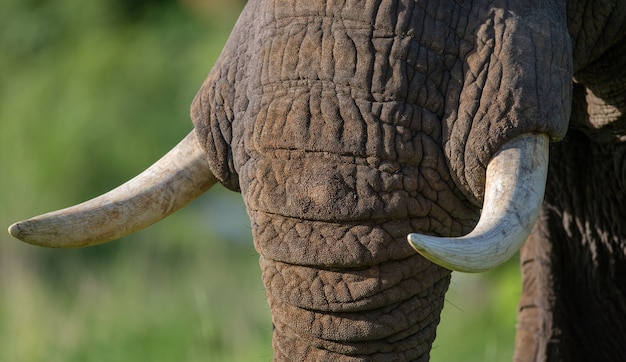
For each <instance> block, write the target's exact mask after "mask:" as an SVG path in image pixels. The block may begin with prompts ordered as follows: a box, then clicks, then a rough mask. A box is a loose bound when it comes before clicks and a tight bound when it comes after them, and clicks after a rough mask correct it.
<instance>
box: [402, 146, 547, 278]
mask: <svg viewBox="0 0 626 362" xmlns="http://www.w3.org/2000/svg"><path fill="white" fill-rule="evenodd" d="M548 144H549V142H548V136H547V135H545V134H523V135H521V136H518V137H516V138H514V139H512V140H511V141H509V142H508V143H506V144H504V146H503V147H502V148H500V150H499V151H498V152H496V154H495V155H494V156H493V157H492V159H491V161H489V164H488V166H487V176H486V185H485V201H484V207H483V210H482V212H481V216H480V219H479V221H478V224H477V225H476V227H475V228H474V230H473V231H472V232H470V233H469V234H467V235H465V236H462V237H456V238H444V237H434V236H427V235H420V234H415V233H413V234H409V235H408V237H407V238H408V241H409V243H410V244H411V246H412V247H413V248H414V249H415V250H417V251H418V252H419V253H420V254H422V255H423V256H424V257H426V258H427V259H429V260H430V261H432V262H434V263H436V264H439V265H441V266H443V267H445V268H448V269H451V270H456V271H462V272H481V271H485V270H488V269H491V268H493V267H495V266H498V265H500V264H502V263H504V262H505V261H507V260H508V259H509V258H511V257H512V256H513V255H514V254H515V253H517V251H518V250H519V249H520V248H521V246H522V244H523V243H524V242H525V241H526V239H527V238H528V236H529V235H530V232H531V231H532V228H533V226H534V224H535V222H536V221H537V218H538V217H539V210H540V208H541V203H542V201H543V196H544V192H545V185H546V177H547V173H548Z"/></svg>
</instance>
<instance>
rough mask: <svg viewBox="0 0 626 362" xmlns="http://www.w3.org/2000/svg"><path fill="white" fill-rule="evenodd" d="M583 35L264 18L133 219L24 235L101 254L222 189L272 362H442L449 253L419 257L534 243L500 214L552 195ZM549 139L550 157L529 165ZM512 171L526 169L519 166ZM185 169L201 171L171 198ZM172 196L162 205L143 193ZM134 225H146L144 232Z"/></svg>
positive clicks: (475, 15) (432, 9) (517, 6)
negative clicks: (255, 285)
mask: <svg viewBox="0 0 626 362" xmlns="http://www.w3.org/2000/svg"><path fill="white" fill-rule="evenodd" d="M585 24H586V23H585V20H584V19H583V18H581V17H580V16H579V14H578V13H577V12H576V11H575V6H573V5H571V4H570V5H568V6H567V7H566V4H564V3H561V2H557V1H527V2H512V1H509V2H506V1H478V2H472V3H471V4H467V3H463V2H460V3H457V2H439V1H409V0H404V1H391V0H383V1H365V2H363V1H350V0H348V1H340V2H335V1H289V2H287V1H272V2H270V1H266V0H251V1H249V2H248V4H247V5H246V7H245V9H244V11H243V13H242V15H241V17H240V19H239V21H238V22H237V24H236V26H235V29H234V30H233V33H232V35H231V37H230V39H229V41H228V42H227V44H226V46H225V48H224V50H223V52H222V54H221V56H220V58H219V59H218V61H217V63H216V65H215V67H214V68H213V70H212V71H211V73H210V74H209V75H208V77H207V80H206V81H205V83H204V84H203V86H202V88H201V90H200V91H199V93H198V95H197V96H196V98H195V100H194V101H193V104H192V108H191V116H192V120H193V123H194V126H195V132H194V133H192V134H191V135H190V136H188V138H187V140H186V141H184V142H183V143H181V146H179V147H177V148H176V149H175V150H174V151H172V153H170V154H169V155H167V156H166V157H165V158H164V159H163V160H162V162H159V163H157V164H155V165H154V166H153V167H152V168H151V169H149V170H148V171H146V173H144V174H142V175H140V176H139V177H138V178H137V179H136V180H133V181H131V184H129V185H127V186H124V187H123V188H124V189H125V190H123V191H127V190H131V194H138V195H136V196H132V197H126V196H123V197H122V196H120V199H124V200H126V199H130V200H131V201H130V205H131V206H129V207H128V208H126V207H120V206H116V202H117V197H118V196H110V195H109V196H106V195H105V196H104V197H102V198H101V199H97V200H96V201H95V203H94V204H89V205H87V206H80V207H79V208H78V209H76V208H74V209H70V210H67V211H61V212H60V213H55V214H51V215H45V216H44V217H40V218H39V219H33V220H31V221H27V222H24V223H21V224H16V225H14V226H13V227H12V228H11V232H12V233H13V234H14V235H16V236H18V237H20V238H23V239H25V240H27V241H30V242H33V243H39V244H44V245H48V246H50V245H52V246H68V245H69V246H77V245H86V244H94V243H98V242H104V241H106V240H109V239H113V238H117V237H120V236H122V235H123V233H122V232H117V230H119V229H123V230H124V232H131V231H134V230H136V229H139V228H141V227H143V226H144V225H147V224H149V223H151V222H154V221H157V220H158V219H160V218H162V217H164V216H165V215H166V214H168V213H170V212H173V211H174V210H176V209H177V208H179V207H181V206H182V205H184V204H185V203H186V202H187V201H188V200H189V199H190V198H193V197H195V196H197V194H199V193H201V192H203V191H205V190H206V189H208V188H209V187H211V186H212V185H213V184H214V183H215V182H217V181H219V182H221V183H222V184H224V185H225V186H226V187H228V188H230V189H232V190H235V191H240V192H241V193H242V196H243V199H244V202H245V204H246V207H247V210H248V213H249V215H250V219H251V223H252V230H253V236H254V242H255V246H256V248H257V250H258V251H259V253H260V254H261V259H260V264H261V269H262V272H263V280H264V283H265V286H266V289H267V296H268V301H269V305H270V307H271V309H272V316H273V323H274V342H273V343H274V350H275V358H276V359H279V360H283V359H294V360H304V359H311V360H335V359H339V358H345V359H346V360H360V359H380V360H392V359H394V360H423V359H427V358H428V354H429V350H430V346H431V343H432V341H433V339H434V336H435V329H436V326H437V324H438V321H439V313H440V311H441V308H442V306H443V298H444V294H445V291H446V289H447V287H448V283H449V274H450V271H449V270H448V269H447V268H444V267H442V266H439V265H436V264H433V263H432V262H430V261H429V260H428V259H430V260H435V261H439V259H438V258H439V257H440V256H438V255H440V254H441V253H444V254H445V253H446V252H447V251H446V250H444V251H441V252H440V254H437V252H433V253H431V252H430V249H429V247H428V248H425V249H424V250H422V249H420V248H421V246H420V245H421V244H420V243H421V242H422V240H426V243H434V244H440V245H443V246H444V247H442V249H446V248H447V246H448V245H453V244H454V245H453V246H454V248H457V249H458V248H465V249H468V248H469V249H468V250H470V251H472V250H475V249H473V248H478V249H476V250H479V252H478V253H479V254H481V253H482V254H485V253H486V254H489V255H491V254H493V255H496V254H499V253H504V254H503V255H511V253H514V252H515V251H516V250H517V249H515V248H512V247H511V246H509V245H500V244H493V245H496V247H495V249H498V248H500V249H506V250H504V252H503V251H502V250H496V251H492V249H489V250H484V248H483V249H480V248H481V246H480V245H481V244H482V243H483V242H484V241H485V240H486V239H487V237H485V236H484V235H490V236H489V238H491V239H494V238H495V239H507V238H508V236H507V235H508V233H510V230H509V229H515V228H517V226H515V225H517V224H521V225H522V226H520V228H521V229H523V231H524V232H525V234H524V233H521V234H520V235H521V236H519V235H518V236H516V237H517V239H518V240H521V242H523V240H524V239H525V238H526V236H527V235H528V232H529V231H530V227H532V224H533V223H534V219H532V217H531V218H530V220H531V221H524V222H521V221H519V220H518V219H525V218H526V217H525V216H524V217H522V216H521V215H523V214H525V213H526V210H525V207H523V206H509V204H508V203H507V202H508V201H506V202H504V204H503V205H505V206H502V207H500V208H502V209H506V210H505V212H504V213H505V214H507V215H509V216H507V218H505V219H504V221H496V222H493V220H500V218H501V217H500V216H498V215H501V213H492V212H491V211H489V208H490V207H491V206H490V204H492V203H495V204H498V203H499V202H500V201H499V200H498V199H500V198H503V199H507V200H508V199H509V197H508V195H509V194H512V195H513V194H514V196H512V197H513V198H517V199H520V198H521V199H532V200H535V202H536V203H537V204H538V203H540V202H541V198H542V197H543V191H534V189H533V187H530V186H528V185H526V183H525V182H520V181H519V178H520V175H522V174H532V175H531V176H532V177H530V178H529V179H533V180H535V179H536V180H539V182H535V181H533V182H532V184H536V183H541V182H544V183H545V172H544V171H541V172H537V173H536V174H534V173H533V172H535V171H534V169H535V168H539V167H536V165H538V164H544V163H545V162H544V161H542V160H544V159H545V155H544V153H541V152H538V151H537V152H535V151H534V150H535V148H537V149H542V150H547V142H546V140H547V139H550V140H553V141H557V140H560V139H561V138H562V137H563V136H564V134H565V132H566V130H567V127H568V124H569V116H570V108H571V104H572V80H571V79H572V76H573V74H574V72H578V71H580V72H581V73H580V77H581V79H583V78H584V79H587V78H585V76H584V74H585V73H584V72H582V70H583V69H584V68H585V66H586V65H587V63H588V62H589V61H591V60H592V59H594V55H595V56H597V54H600V53H602V52H603V51H606V49H607V47H605V48H602V47H598V48H596V49H591V50H590V49H589V47H587V46H585V44H587V43H585V42H584V41H583V40H580V39H581V38H579V37H574V38H573V40H574V41H573V42H572V37H571V34H576V33H577V32H578V30H577V29H581V28H584V25H585ZM568 26H569V29H568ZM615 33H617V34H619V32H615ZM572 44H573V46H572ZM594 44H600V43H597V42H596V43H594ZM575 52H579V53H584V54H586V55H585V56H586V57H587V60H579V61H575V60H574V57H573V55H576V53H575ZM537 137H539V141H537V142H538V143H537V144H538V145H539V146H536V147H535V146H532V147H530V148H524V147H526V146H520V147H518V146H517V145H518V144H520V142H521V143H524V144H526V143H525V142H526V141H525V140H526V139H528V138H532V139H535V138H537ZM520 140H523V141H520ZM533 142H534V141H533ZM511 145H514V146H511ZM533 147H535V148H533ZM520 150H521V151H520ZM509 153H513V154H514V156H513V159H515V160H521V161H520V162H519V163H518V162H517V161H515V162H513V161H511V162H513V163H515V165H513V163H509V161H507V160H509V158H507V157H508V156H506V155H508V154H509ZM501 155H504V156H501ZM502 157H504V158H502ZM181 159H184V162H186V164H185V168H186V167H187V166H190V167H191V166H193V167H191V169H192V170H194V171H184V172H183V171H176V172H173V173H172V176H171V177H170V178H169V179H168V180H166V181H161V179H160V176H161V174H164V173H167V170H170V169H174V168H177V167H179V166H180V165H178V164H179V163H180V162H181V161H180V160H181ZM207 160H208V165H207ZM495 164H498V165H499V166H497V167H498V169H499V170H500V171H498V172H496V171H494V172H491V173H490V169H491V168H492V166H491V165H495ZM207 166H208V167H207ZM507 167H510V171H509V172H502V171H501V170H503V169H504V170H506V169H507ZM542 167H543V166H542ZM543 168H545V167H543ZM493 169H494V170H495V169H496V166H493ZM518 171H519V172H518ZM505 173H509V174H511V175H508V176H507V177H508V178H510V179H512V181H510V182H509V181H503V180H505V179H507V177H504V176H506V175H503V174H505ZM491 174H494V175H496V176H493V177H491V176H490V175H491ZM490 177H491V178H492V179H494V180H495V181H493V182H491V183H490V182H489V180H490ZM188 180H195V181H193V182H191V183H189V182H187V181H188ZM161 183H164V184H165V188H164V189H165V190H166V192H163V193H159V197H155V196H154V193H153V192H152V191H150V190H151V189H150V190H149V191H145V192H144V190H146V187H145V185H146V184H150V185H152V184H161ZM509 184H510V185H522V186H512V188H511V189H512V190H514V191H511V192H509V191H507V190H508V186H506V187H505V186H502V185H509ZM490 185H492V186H490ZM181 194H182V196H179V195H181ZM116 195H117V194H116ZM505 195H506V196H505ZM515 195H516V196H515ZM111 200H114V201H111ZM483 201H484V202H485V203H486V204H485V207H484V209H483V211H482V216H481V208H483ZM120 203H121V201H120ZM94 205H95V206H94ZM109 205H113V206H111V209H109ZM124 205H126V204H124ZM94 208H97V209H102V210H104V211H103V212H102V215H105V216H93V215H94V213H91V211H90V210H93V209H94ZM135 209H142V210H143V209H147V210H150V212H143V213H142V214H143V215H145V216H144V217H143V218H142V219H141V220H137V221H136V222H134V221H131V222H129V221H128V218H127V215H134V214H135V213H133V212H130V211H127V210H135ZM532 209H533V210H534V209H535V207H533V208H532ZM86 210H87V211H86ZM124 212H127V214H125V213H124ZM533 213H534V214H533ZM67 214H72V215H79V216H77V217H75V218H74V217H73V218H72V219H71V220H73V221H66V218H65V216H66V215H67ZM531 214H533V215H534V217H535V218H536V212H535V211H532V212H529V215H531ZM98 215H100V214H98ZM479 217H480V221H479ZM92 218H95V219H97V220H95V221H94V222H96V223H99V225H103V226H102V229H97V228H94V229H93V230H94V231H93V234H89V235H84V234H83V235H80V236H77V237H76V238H74V239H67V238H66V239H64V242H65V244H64V245H60V244H59V243H58V241H57V239H55V237H57V238H58V236H57V235H60V234H67V233H72V232H69V231H68V230H69V229H67V230H65V229H64V230H63V231H59V229H58V227H59V225H61V224H63V225H64V224H68V225H83V223H84V222H87V221H90V220H91V219H92ZM88 219H89V220H88ZM50 220H52V221H50ZM59 220H63V221H59ZM76 220H78V221H76ZM85 220H87V221H85ZM483 220H486V221H484V222H483ZM129 223H130V224H132V225H130V226H129V225H128V224H129ZM477 224H478V226H477ZM494 225H495V226H494ZM474 227H476V228H475V229H474V231H473V232H472V234H470V235H474V234H476V235H478V236H476V237H470V238H466V239H463V238H461V239H438V238H428V237H423V238H422V237H419V236H415V237H412V238H411V240H412V243H413V244H414V247H415V248H416V249H417V250H419V251H420V252H422V254H424V256H426V258H425V257H424V256H422V255H420V254H417V253H416V252H415V250H414V249H413V248H412V247H411V246H410V245H409V244H408V243H406V239H405V238H406V236H407V235H408V234H411V233H420V234H426V235H433V236H440V237H458V236H462V235H465V234H467V233H468V232H470V231H471V230H472V229H473V228H474ZM83 229H84V228H83ZM483 229H484V230H486V231H484V232H483ZM477 230H478V231H477ZM494 230H495V231H494ZM89 232H91V231H89ZM479 234H480V235H479ZM42 235H43V236H42ZM68 240H69V241H68ZM450 240H456V241H450ZM450 243H452V244H450ZM490 245H491V244H490ZM517 247H519V245H517ZM427 258H428V259H427ZM472 258H474V257H473V256H471V255H463V256H461V257H460V259H462V260H465V259H472ZM446 260H447V259H446ZM481 263H483V261H482V259H481V261H480V262H478V266H477V267H472V268H469V267H468V270H473V271H477V270H481ZM441 264H443V265H444V266H448V267H451V268H456V267H455V265H457V264H454V263H453V262H449V263H448V262H446V261H443V262H441ZM459 269H463V268H459Z"/></svg>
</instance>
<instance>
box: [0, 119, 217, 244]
mask: <svg viewBox="0 0 626 362" xmlns="http://www.w3.org/2000/svg"><path fill="white" fill-rule="evenodd" d="M216 182H217V179H216V178H215V176H213V174H212V173H211V171H210V170H209V165H208V163H207V160H206V156H205V154H204V152H203V150H202V148H201V147H200V145H199V142H198V139H197V137H196V133H195V132H194V131H192V132H191V133H189V134H188V135H187V136H186V137H185V138H184V139H183V140H182V141H181V142H180V143H179V144H178V145H176V146H175V147H174V148H173V149H172V150H171V151H170V152H168V153H167V154H166V155H165V156H163V157H162V158H161V159H160V160H158V161H157V162H156V163H154V164H153V165H152V166H150V167H149V168H148V169H147V170H145V171H144V172H142V173H141V174H139V175H138V176H136V177H135V178H133V179H132V180H130V181H128V182H126V183H125V184H123V185H121V186H119V187H117V188H116V189H114V190H112V191H109V192H108V193H106V194H104V195H101V196H98V197H96V198H94V199H91V200H89V201H86V202H84V203H82V204H79V205H76V206H72V207H68V208H66V209H63V210H58V211H53V212H50V213H47V214H44V215H40V216H36V217H34V218H32V219H29V220H25V221H21V222H17V223H15V224H13V225H11V226H10V227H9V233H10V234H11V235H13V236H14V237H16V238H18V239H20V240H22V241H25V242H27V243H31V244H35V245H40V246H47V247H53V248H66V247H82V246H89V245H96V244H101V243H105V242H107V241H111V240H115V239H119V238H121V237H123V236H126V235H128V234H131V233H133V232H135V231H138V230H140V229H143V228H145V227H147V226H150V225H152V224H154V223H155V222H157V221H159V220H161V219H163V218H164V217H166V216H168V215H170V214H171V213H173V212H175V211H177V210H178V209H180V208H181V207H183V206H185V205H186V204H187V203H189V202H190V201H192V200H193V199H195V198H196V197H198V196H200V195H201V194H202V193H203V192H205V191H206V190H208V189H209V188H210V187H211V186H213V185H214V184H215V183H216Z"/></svg>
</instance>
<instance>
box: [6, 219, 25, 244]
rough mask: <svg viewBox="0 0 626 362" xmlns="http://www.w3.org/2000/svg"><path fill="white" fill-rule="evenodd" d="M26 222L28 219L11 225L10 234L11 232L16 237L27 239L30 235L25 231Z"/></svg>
mask: <svg viewBox="0 0 626 362" xmlns="http://www.w3.org/2000/svg"><path fill="white" fill-rule="evenodd" d="M26 223H27V222H26V221H19V222H16V223H15V224H13V225H11V226H9V234H11V236H13V237H14V238H16V239H19V240H22V241H26V240H25V238H26V237H27V235H28V233H27V232H26V231H25V229H26V228H25V227H24V224H26Z"/></svg>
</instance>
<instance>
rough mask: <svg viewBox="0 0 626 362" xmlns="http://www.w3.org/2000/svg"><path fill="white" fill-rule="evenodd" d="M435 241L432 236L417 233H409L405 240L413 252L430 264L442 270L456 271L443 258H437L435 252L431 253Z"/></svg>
mask: <svg viewBox="0 0 626 362" xmlns="http://www.w3.org/2000/svg"><path fill="white" fill-rule="evenodd" d="M437 239H438V238H436V237H433V236H428V235H422V234H417V233H411V234H409V235H407V240H408V241H409V244H410V245H411V247H412V248H413V249H415V251H417V252H418V253H420V254H421V255H422V256H423V257H425V258H426V259H428V260H430V261H431V262H433V263H435V264H437V265H440V266H443V267H444V268H448V269H451V270H458V269H457V268H455V267H453V266H451V265H450V264H449V263H448V262H447V261H446V260H445V258H441V257H438V256H437V254H438V253H437V252H433V247H434V246H436V245H437Z"/></svg>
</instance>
